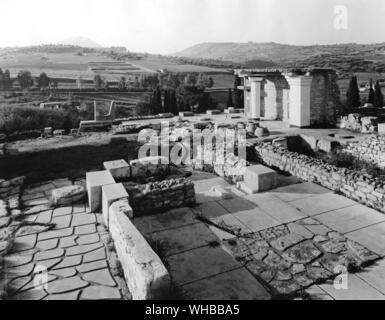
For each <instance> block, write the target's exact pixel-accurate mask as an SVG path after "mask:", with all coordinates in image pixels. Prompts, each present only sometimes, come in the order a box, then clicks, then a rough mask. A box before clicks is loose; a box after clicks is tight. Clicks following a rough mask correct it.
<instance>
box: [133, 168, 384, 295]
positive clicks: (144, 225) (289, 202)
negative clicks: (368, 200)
mask: <svg viewBox="0 0 385 320" xmlns="http://www.w3.org/2000/svg"><path fill="white" fill-rule="evenodd" d="M192 178H193V180H195V181H194V183H195V191H196V197H197V202H198V206H197V207H196V208H179V209H174V210H171V211H169V212H166V213H164V214H159V215H153V216H146V217H140V218H135V219H134V223H135V224H136V226H137V227H138V228H139V230H140V231H141V232H142V233H144V234H145V235H146V237H147V238H148V239H151V240H150V241H151V242H152V243H156V244H157V247H158V249H159V250H158V253H159V252H160V255H161V258H162V259H163V260H164V261H166V266H167V268H168V269H169V271H170V273H171V276H172V278H173V280H174V282H175V284H176V285H177V286H178V287H179V288H180V291H181V293H182V294H183V296H184V297H187V298H192V299H269V298H271V297H272V295H271V292H269V290H267V288H266V286H264V285H263V283H261V281H258V280H257V279H256V278H255V277H253V276H252V272H249V270H248V268H246V267H245V264H243V263H241V262H239V261H238V260H237V259H235V258H234V257H233V256H232V255H231V254H230V253H229V252H228V250H224V249H223V246H221V245H220V244H219V242H218V241H221V240H226V239H232V238H234V235H233V234H231V233H229V232H226V231H224V230H223V229H222V228H217V227H215V226H214V225H212V224H211V223H204V222H205V221H203V222H202V220H200V219H197V215H198V216H200V217H204V218H205V219H207V221H210V222H214V223H215V224H219V225H220V224H221V223H223V222H224V223H225V225H227V226H232V227H234V228H236V229H238V230H240V231H241V232H243V233H250V232H266V231H269V230H272V229H271V228H276V227H277V228H281V227H282V226H284V227H285V228H289V229H296V230H294V231H295V232H297V233H299V234H301V235H302V236H303V237H306V233H309V231H310V234H311V237H314V235H316V237H318V238H321V240H317V241H320V242H322V241H325V240H322V237H323V236H326V235H327V234H328V233H329V234H330V233H335V234H338V235H339V236H340V237H343V238H346V239H351V240H354V241H356V242H358V244H361V245H363V246H364V247H366V248H367V249H369V250H371V251H372V252H373V253H374V254H377V255H378V256H379V257H381V258H382V257H383V256H384V255H385V246H384V245H383V243H384V240H385V215H383V214H381V213H379V212H377V211H375V210H372V209H370V208H368V207H366V206H363V205H361V204H359V203H356V202H354V201H352V200H350V199H347V198H345V197H343V196H340V195H337V194H335V193H333V192H331V191H330V190H328V189H325V188H323V187H320V186H318V185H316V184H313V183H306V182H305V183H298V182H299V181H298V180H297V179H295V178H293V177H285V176H280V179H279V183H280V185H281V187H279V188H277V189H274V190H271V191H269V192H264V193H259V194H254V195H245V194H243V193H242V192H240V191H239V190H237V189H236V188H235V187H234V186H231V185H229V184H228V183H227V182H226V181H225V180H224V179H222V178H220V177H217V176H214V175H210V174H206V173H199V174H198V173H194V174H193V176H192ZM218 186H220V187H222V188H224V189H225V190H226V191H229V192H230V194H231V197H232V198H230V199H223V198H222V196H220V195H218V194H216V193H215V192H213V191H212V187H218ZM303 221H305V222H306V221H313V222H311V223H302V222H303ZM300 228H302V229H303V230H299V229H300ZM347 241H350V240H347ZM321 245H322V243H321ZM336 252H338V251H336ZM378 256H376V257H374V259H376V258H378ZM384 277H385V263H384V260H379V261H377V262H376V263H375V264H374V265H372V266H370V267H367V268H364V269H363V271H361V272H358V273H354V274H348V276H347V280H348V281H347V288H346V289H340V290H337V289H335V287H334V286H333V282H332V281H331V280H329V281H326V282H325V283H323V284H319V285H313V286H311V287H309V288H308V289H307V293H308V295H310V297H311V299H337V300H339V299H360V300H361V299H380V300H384V299H385V284H384V281H383V279H384Z"/></svg>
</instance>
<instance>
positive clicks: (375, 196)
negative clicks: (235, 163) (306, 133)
mask: <svg viewBox="0 0 385 320" xmlns="http://www.w3.org/2000/svg"><path fill="white" fill-rule="evenodd" d="M255 150H256V152H257V157H259V160H260V161H261V162H263V163H265V164H266V165H268V166H273V167H277V168H279V169H280V170H282V171H286V172H289V173H290V174H292V175H293V176H296V177H298V178H300V179H302V180H305V181H311V182H315V183H317V184H319V185H321V186H323V187H326V188H328V189H331V190H333V191H337V192H341V193H343V194H344V195H345V196H346V197H348V198H351V199H353V200H356V201H358V202H360V203H363V204H365V205H367V206H368V207H372V208H374V209H376V210H379V211H381V212H384V213H385V181H384V180H383V179H381V178H379V177H374V176H371V175H368V174H362V173H359V172H355V171H352V170H349V169H346V168H338V167H335V166H332V165H329V164H327V163H326V162H324V161H322V160H320V159H315V158H312V157H309V156H306V155H302V154H299V153H296V152H291V151H288V150H287V149H285V148H281V147H274V146H272V145H271V144H269V143H259V144H257V145H255Z"/></svg>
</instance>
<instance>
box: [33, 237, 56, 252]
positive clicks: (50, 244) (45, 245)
mask: <svg viewBox="0 0 385 320" xmlns="http://www.w3.org/2000/svg"><path fill="white" fill-rule="evenodd" d="M58 244H59V239H57V238H55V239H50V240H43V241H38V242H37V244H36V248H38V249H39V250H40V251H45V250H52V249H55V248H56V247H57V246H58Z"/></svg>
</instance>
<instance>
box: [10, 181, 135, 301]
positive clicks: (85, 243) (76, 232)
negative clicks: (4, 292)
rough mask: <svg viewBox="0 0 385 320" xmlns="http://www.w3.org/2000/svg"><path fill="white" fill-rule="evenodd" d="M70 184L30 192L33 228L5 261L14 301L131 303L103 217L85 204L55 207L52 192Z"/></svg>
mask: <svg viewBox="0 0 385 320" xmlns="http://www.w3.org/2000/svg"><path fill="white" fill-rule="evenodd" d="M75 183H81V184H84V180H81V181H76V182H75ZM70 184H72V182H71V181H69V180H68V179H59V180H54V181H50V182H47V183H41V184H38V185H34V186H30V187H27V188H26V189H25V190H24V193H23V195H22V201H23V206H24V209H23V221H24V222H28V223H33V224H32V225H26V226H25V227H22V228H20V229H19V231H18V232H17V234H16V237H15V239H14V245H13V249H12V251H11V253H10V254H8V255H7V256H6V257H5V272H6V274H5V276H6V278H7V280H8V281H9V285H8V294H9V295H10V297H9V298H10V299H12V300H41V299H44V300H76V299H87V300H90V299H130V294H129V291H128V289H127V287H126V284H125V281H124V279H123V278H122V274H121V271H120V268H119V262H118V260H117V256H116V253H115V252H114V249H113V246H112V245H111V241H110V238H109V235H108V232H107V231H106V230H105V228H104V227H103V225H102V223H101V221H102V217H101V214H99V213H89V212H87V208H86V204H85V203H84V204H76V205H73V206H65V207H58V208H55V209H52V208H50V207H49V205H48V202H49V200H48V199H49V197H50V195H51V191H52V189H55V188H59V187H63V186H67V185H70Z"/></svg>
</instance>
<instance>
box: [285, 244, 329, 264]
mask: <svg viewBox="0 0 385 320" xmlns="http://www.w3.org/2000/svg"><path fill="white" fill-rule="evenodd" d="M321 255H322V252H321V251H319V250H318V249H317V248H316V247H315V246H314V244H312V243H311V242H303V243H300V244H298V245H296V246H294V247H292V248H290V249H288V250H287V251H286V252H284V253H283V254H282V256H283V257H284V258H285V259H287V260H288V261H291V262H293V263H309V262H310V261H312V260H314V259H316V258H318V257H319V256H321Z"/></svg>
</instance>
